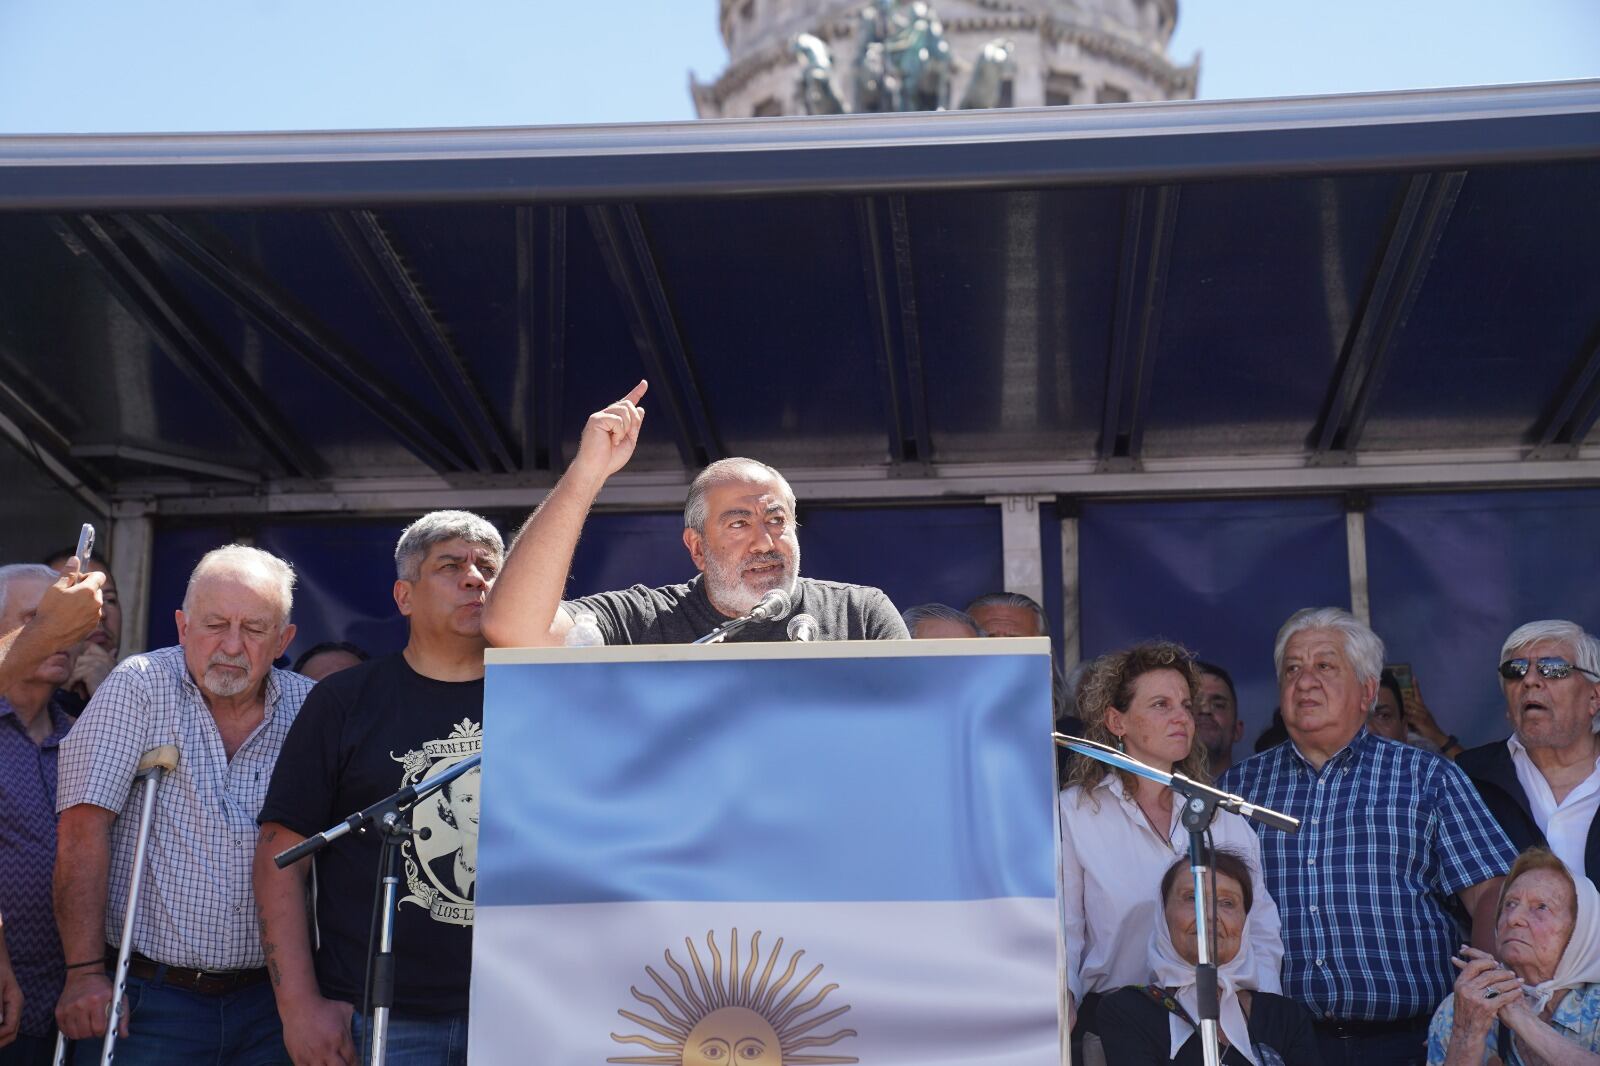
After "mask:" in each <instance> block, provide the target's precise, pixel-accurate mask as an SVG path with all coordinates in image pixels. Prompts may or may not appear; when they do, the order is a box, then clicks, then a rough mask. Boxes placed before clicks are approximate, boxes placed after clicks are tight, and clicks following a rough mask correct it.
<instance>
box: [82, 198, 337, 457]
mask: <svg viewBox="0 0 1600 1066" xmlns="http://www.w3.org/2000/svg"><path fill="white" fill-rule="evenodd" d="M57 232H58V234H59V235H60V236H61V238H62V240H63V242H64V243H66V245H67V246H68V248H69V249H72V250H74V251H83V252H86V253H88V256H89V259H90V261H91V262H93V263H94V265H95V266H96V267H97V268H98V270H99V272H100V276H101V277H102V278H103V279H104V280H105V282H106V283H107V285H108V287H109V288H110V289H111V291H112V293H113V294H114V295H115V296H116V297H117V299H118V300H119V301H121V303H122V305H123V306H124V307H126V308H127V309H128V312H129V313H130V314H132V315H133V317H134V318H135V319H137V320H138V321H139V323H140V324H141V325H142V326H144V328H145V330H146V331H147V332H148V333H149V334H150V336H151V337H152V338H153V339H154V340H155V341H156V343H157V345H158V346H159V347H160V348H161V350H162V351H164V352H166V353H167V355H168V356H169V357H171V359H172V360H173V362H175V363H176V364H177V365H178V367H179V368H180V369H182V370H183V371H184V372H185V373H186V374H188V375H189V376H190V377H191V378H192V379H193V380H194V381H196V382H197V383H198V384H199V385H200V386H201V387H202V388H204V389H205V390H206V391H207V392H209V393H210V394H211V395H212V396H213V397H214V398H215V399H216V400H217V402H218V403H219V404H220V405H221V406H222V409H223V410H225V411H227V412H228V414H229V415H231V416H232V417H233V419H234V421H235V422H237V423H238V424H239V426H240V428H242V429H243V430H244V431H245V434H246V435H247V436H248V437H250V438H251V439H252V440H253V441H254V442H255V443H256V445H257V446H259V447H260V448H261V449H262V450H263V451H265V452H266V453H267V455H269V456H270V457H271V458H272V460H273V461H274V462H276V463H277V464H278V465H279V466H281V467H282V468H283V469H284V470H285V471H287V472H288V473H289V474H290V475H292V476H295V477H317V476H319V475H320V474H321V473H322V470H323V465H322V461H321V460H320V459H319V458H318V457H317V456H316V454H315V453H314V452H313V451H312V450H311V449H310V447H309V446H308V445H307V444H306V443H305V442H304V441H302V440H301V439H300V436H299V434H298V433H296V432H295V431H294V430H293V429H291V427H290V425H289V422H288V421H287V420H286V419H285V418H284V417H283V415H282V414H280V413H279V412H278V410H277V406H276V405H275V404H274V403H273V402H272V400H271V399H270V398H269V397H268V395H267V393H266V392H265V390H263V389H262V388H261V387H260V386H259V385H257V384H256V382H255V381H254V380H253V379H252V378H251V377H250V375H249V374H248V373H246V372H245V369H244V368H243V367H242V366H240V365H239V363H238V361H237V360H235V359H233V358H232V356H231V355H230V353H228V351H227V349H226V348H225V347H224V346H223V344H222V343H221V342H220V341H218V340H217V339H216V338H215V337H214V336H212V334H211V331H210V329H209V328H208V327H207V326H206V325H205V323H204V320H203V319H202V318H201V316H200V314H199V312H198V311H196V310H195V309H194V308H193V307H191V306H190V305H189V304H188V303H187V302H186V301H185V300H184V299H183V297H182V296H181V295H180V294H179V293H178V291H177V289H175V288H174V287H173V285H172V283H171V282H170V281H169V280H168V279H167V278H166V277H165V276H164V275H163V274H162V273H161V269H160V267H159V266H158V265H157V264H156V262H155V260H154V259H153V258H152V257H151V255H150V253H149V252H148V251H146V250H145V249H144V247H143V246H141V245H140V244H139V242H138V241H137V240H135V239H134V238H133V237H132V236H131V235H129V234H128V233H127V232H126V231H124V230H122V229H121V227H120V226H118V225H117V223H116V222H114V221H112V220H110V219H107V218H100V217H96V216H92V215H82V216H69V217H65V218H61V219H58V220H57Z"/></svg>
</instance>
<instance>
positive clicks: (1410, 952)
mask: <svg viewBox="0 0 1600 1066" xmlns="http://www.w3.org/2000/svg"><path fill="white" fill-rule="evenodd" d="M1273 660H1274V663H1275V664H1276V666H1277V671H1278V694H1279V698H1280V702H1281V707H1282V711H1283V721H1284V725H1285V726H1287V728H1288V731H1289V740H1288V741H1286V742H1285V743H1283V744H1280V745H1278V746H1277V747H1275V748H1271V749H1269V750H1267V751H1264V752H1262V753H1261V754H1259V755H1257V756H1256V757H1254V758H1252V759H1249V760H1247V761H1245V762H1243V763H1241V764H1240V765H1238V766H1235V767H1234V768H1233V769H1232V770H1230V771H1228V773H1226V774H1225V775H1223V777H1222V778H1221V779H1220V780H1219V781H1218V782H1217V784H1218V787H1220V788H1223V789H1225V790H1226V791H1228V792H1235V793H1238V794H1240V795H1242V796H1244V797H1245V798H1246V799H1248V800H1250V801H1251V802H1253V803H1258V804H1261V805H1263V806H1267V807H1272V808H1275V809H1276V810H1279V811H1282V812H1284V813H1285V814H1289V815H1293V816H1294V817H1296V818H1298V819H1300V822H1301V827H1300V832H1299V833H1297V834H1293V835H1291V834H1288V833H1282V832H1278V831H1277V830H1274V829H1265V828H1261V827H1257V831H1258V832H1259V833H1260V836H1261V857H1262V863H1263V865H1264V866H1265V874H1266V881H1267V886H1268V888H1270V889H1271V891H1272V898H1273V899H1274V900H1276V901H1277V904H1278V911H1279V914H1280V915H1281V916H1282V919H1283V943H1284V956H1283V991H1284V994H1285V995H1288V996H1290V997H1292V998H1294V999H1297V1000H1299V1001H1300V1002H1301V1003H1303V1004H1305V1005H1306V1006H1307V1007H1309V1008H1310V1009H1311V1012H1312V1014H1313V1015H1314V1016H1315V1017H1316V1019H1317V1035H1318V1043H1319V1045H1320V1046H1321V1050H1322V1060H1323V1063H1324V1064H1325V1066H1345V1064H1354V1063H1358V1062H1359V1063H1360V1064H1361V1066H1388V1064H1394V1066H1411V1064H1417V1066H1420V1064H1421V1063H1422V1062H1423V1058H1424V1052H1425V1047H1424V1044H1425V1040H1426V1035H1427V1028H1428V1019H1429V1016H1430V1015H1431V1014H1432V1013H1433V1009H1434V1007H1436V1006H1437V1005H1438V1004H1439V1002H1440V1001H1441V1000H1442V999H1444V997H1445V995H1446V994H1447V993H1448V992H1449V991H1450V988H1451V985H1452V983H1453V982H1454V980H1455V971H1454V969H1453V968H1452V967H1451V965H1450V956H1451V955H1452V954H1453V953H1455V951H1456V950H1457V949H1458V948H1459V947H1460V945H1461V942H1462V930H1461V926H1460V925H1459V923H1458V922H1457V920H1456V918H1455V917H1453V916H1452V908H1453V907H1454V905H1455V904H1456V903H1459V905H1460V907H1461V908H1463V909H1464V911H1465V913H1466V914H1468V915H1470V916H1471V925H1472V934H1473V941H1474V942H1475V943H1476V944H1477V945H1478V946H1479V947H1484V948H1486V949H1492V948H1493V937H1494V918H1495V906H1496V900H1497V898H1498V896H1499V890H1500V879H1501V878H1502V877H1503V876H1504V875H1505V873H1506V871H1507V870H1508V869H1509V868H1510V866H1511V861H1512V859H1514V858H1515V857H1516V852H1515V850H1514V849H1513V848H1512V846H1511V842H1510V841H1509V840H1507V839H1506V835H1505V833H1504V832H1502V831H1501V829H1500V827H1499V825H1497V824H1496V823H1495V821H1494V819H1493V818H1492V817H1491V816H1490V814H1489V812H1488V810H1487V809H1485V807H1484V806H1483V802H1482V801H1481V800H1480V799H1479V798H1478V794H1477V792H1476V791H1475V790H1474V789H1473V787H1472V785H1471V783H1470V782H1469V781H1468V780H1467V778H1466V775H1464V774H1463V773H1462V772H1461V771H1460V770H1458V769H1456V767H1455V765H1454V764H1452V763H1451V762H1450V761H1449V760H1447V759H1443V758H1440V757H1439V756H1437V755H1433V754H1431V753H1429V752H1425V751H1422V750H1421V749H1419V748H1413V747H1411V746H1409V745H1406V744H1402V743H1399V742H1397V741H1392V740H1385V739H1383V738H1381V737H1379V736H1377V735H1376V734H1374V733H1372V732H1370V731H1368V729H1367V728H1366V721H1367V714H1368V712H1369V711H1370V710H1371V708H1372V705H1373V701H1374V700H1375V699H1376V698H1377V690H1378V675H1379V674H1380V673H1381V672H1382V670H1383V642H1382V641H1381V640H1379V639H1378V636H1377V634H1375V633H1373V632H1372V630H1371V629H1369V628H1368V627H1367V626H1366V625H1364V624H1362V623H1361V622H1359V621H1357V620H1356V619H1355V618H1354V617H1353V616H1351V614H1350V613H1349V612H1348V611H1344V610H1340V609H1339V608H1336V607H1324V608H1307V609H1306V610H1303V611H1298V612H1296V613H1295V614H1294V615H1293V616H1292V617H1290V619H1289V620H1288V621H1287V622H1286V623H1284V626H1283V628H1282V629H1281V630H1279V631H1278V639H1277V643H1276V645H1275V647H1274V648H1273Z"/></svg>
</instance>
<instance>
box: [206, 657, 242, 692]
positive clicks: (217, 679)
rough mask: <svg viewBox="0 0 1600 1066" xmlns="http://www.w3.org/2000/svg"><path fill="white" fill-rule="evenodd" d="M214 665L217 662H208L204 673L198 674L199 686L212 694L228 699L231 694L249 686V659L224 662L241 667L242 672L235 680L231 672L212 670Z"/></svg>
mask: <svg viewBox="0 0 1600 1066" xmlns="http://www.w3.org/2000/svg"><path fill="white" fill-rule="evenodd" d="M216 665H217V664H216V663H214V662H213V663H208V664H207V665H206V670H205V673H203V674H201V675H200V683H201V686H202V687H203V688H204V689H205V690H206V691H207V692H209V693H211V694H212V695H213V696H220V697H221V698H222V699H229V698H231V697H233V696H237V695H238V694H239V693H241V692H243V691H244V690H245V689H247V688H249V687H250V660H249V659H245V661H244V662H243V663H226V664H224V665H227V666H242V667H243V669H244V672H243V673H242V674H240V675H239V679H238V680H237V681H235V680H234V677H233V675H232V674H229V673H223V672H220V671H216V670H213V667H215V666H216Z"/></svg>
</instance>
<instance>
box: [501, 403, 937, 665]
mask: <svg viewBox="0 0 1600 1066" xmlns="http://www.w3.org/2000/svg"><path fill="white" fill-rule="evenodd" d="M645 388H646V385H645V383H644V382H642V381H641V382H639V384H638V385H636V386H635V387H634V389H633V391H632V392H630V393H628V395H626V396H624V397H623V398H622V399H620V400H618V401H617V402H616V403H614V404H612V405H610V406H609V407H607V408H605V409H604V410H603V411H596V412H595V413H594V414H592V415H590V416H589V420H588V422H587V423H586V424H585V426H584V429H583V437H582V439H581V440H580V441H579V444H578V454H577V455H576V456H575V457H574V458H573V460H572V465H571V466H570V467H568V468H567V472H566V474H565V475H563V476H562V478H561V480H560V482H558V483H557V484H556V486H555V488H553V489H551V490H550V495H549V496H547V497H545V500H544V502H543V503H542V504H540V506H539V509H538V510H537V511H535V512H534V513H533V514H532V515H531V516H529V518H528V521H527V523H526V524H524V525H523V527H522V532H520V533H519V534H517V538H516V540H515V541H514V542H513V543H512V545H511V553H510V554H509V555H508V556H507V557H506V567H505V573H503V574H502V575H501V576H500V579H499V581H497V582H496V583H495V587H494V590H493V592H492V593H491V594H490V596H489V606H488V609H487V610H486V611H485V612H484V616H483V631H484V634H485V635H486V636H487V637H488V638H489V643H490V644H493V645H495V646H497V647H506V646H512V645H531V646H540V645H553V644H560V643H562V641H563V640H564V639H565V636H566V633H567V631H568V630H569V629H571V628H572V625H573V621H574V619H575V617H576V616H577V615H579V614H584V613H588V614H593V615H594V616H595V620H596V622H597V623H598V625H599V628H600V633H601V635H602V636H603V637H604V638H605V642H606V643H607V644H687V643H690V642H692V641H694V640H696V639H698V638H700V637H703V636H705V635H706V634H707V633H710V632H711V631H712V630H713V629H715V628H716V627H717V626H719V625H721V624H722V623H723V622H726V621H728V620H729V619H730V618H738V617H740V616H742V615H744V614H746V613H747V612H748V611H749V610H750V609H751V608H752V607H754V606H755V605H756V604H757V603H759V602H760V600H761V598H762V597H763V596H764V595H766V593H768V592H769V591H771V590H773V589H779V588H781V589H783V590H784V591H786V592H788V593H789V595H790V596H791V597H792V599H793V603H794V608H793V610H794V613H796V614H799V613H802V612H803V613H805V614H810V615H812V616H813V617H815V618H816V619H817V629H818V636H819V639H822V640H877V639H900V640H903V639H905V638H906V636H907V634H906V627H905V623H904V622H902V621H901V620H900V614H899V612H898V611H896V610H895V608H894V604H892V603H890V602H889V597H887V596H885V595H884V594H883V593H882V592H881V591H879V590H878V589H875V588H868V587H866V586H863V585H847V584H844V583H842V582H834V581H817V580H815V579H813V578H803V577H801V576H800V539H799V536H798V534H797V532H796V529H797V523H796V522H795V499H794V491H793V490H792V489H790V487H789V483H788V482H787V481H785V480H784V477H783V475H782V474H780V473H778V472H777V471H776V470H774V469H773V468H772V467H770V466H767V465H766V464H765V463H759V462H757V461H756V460H754V459H722V460H719V461H717V462H715V463H712V464H711V465H710V466H708V467H706V468H705V469H704V470H702V471H701V472H700V474H699V476H697V477H696V478H695V479H694V482H693V483H692V484H691V485H690V486H689V494H688V497H687V499H686V500H685V503H684V509H683V526H684V529H683V545H684V547H685V548H687V549H688V550H689V558H690V559H691V560H693V562H694V565H695V568H696V569H697V570H699V571H700V574H699V576H697V577H695V578H693V579H692V580H690V581H688V582H686V583H684V584H681V585H668V586H665V587H663V588H656V589H652V588H646V587H645V586H644V585H635V586H633V587H632V588H629V589H623V590H621V591H617V592H603V593H600V594H598V595H594V596H586V597H584V598H582V599H580V600H575V601H573V602H572V603H570V604H563V603H562V602H561V594H562V591H563V589H564V588H565V587H566V583H567V572H568V569H569V568H570V567H571V565H572V552H573V549H574V548H575V547H576V546H577V543H578V535H579V534H580V533H581V532H582V530H583V522H584V519H585V517H587V515H588V513H589V508H590V507H591V506H592V505H593V504H594V501H595V498H596V497H597V496H598V495H599V493H600V489H601V488H602V487H603V486H604V485H605V483H606V480H607V479H608V478H610V477H611V475H613V474H615V473H616V472H617V471H618V470H621V469H622V468H623V467H624V466H626V465H627V462H628V460H629V459H630V458H632V456H633V449H634V446H635V445H636V444H637V443H638V440H639V429H640V427H641V426H642V425H643V423H644V409H643V408H642V407H640V406H639V400H640V399H641V398H643V396H644V392H645ZM786 637H787V626H786V623H784V622H782V621H777V622H759V623H756V624H753V625H750V626H747V627H745V628H744V629H742V630H740V631H738V632H737V633H735V634H733V635H732V636H730V637H729V638H728V639H729V640H784V639H786Z"/></svg>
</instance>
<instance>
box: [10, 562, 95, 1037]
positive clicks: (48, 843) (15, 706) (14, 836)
mask: <svg viewBox="0 0 1600 1066" xmlns="http://www.w3.org/2000/svg"><path fill="white" fill-rule="evenodd" d="M58 578H59V575H58V574H57V573H56V572H55V571H54V570H52V569H50V568H49V567H47V566H39V565H36V564H29V563H23V564H17V565H13V566H0V632H11V631H14V630H16V629H19V628H21V627H22V626H25V625H27V624H28V623H29V622H31V621H33V619H34V618H35V616H36V615H37V612H38V610H39V604H40V603H41V602H42V601H43V600H44V597H45V595H46V594H47V593H49V592H50V591H51V589H52V587H53V586H54V585H55V583H56V581H57V580H58ZM68 636H69V635H68V634H62V636H61V637H59V638H58V639H60V640H61V642H62V643H61V644H60V645H59V646H58V647H56V648H55V649H54V650H53V651H52V652H51V653H50V654H48V655H43V656H39V657H38V658H37V661H36V662H35V663H34V668H33V670H32V672H31V673H29V674H26V675H24V676H22V677H20V678H18V679H17V680H16V681H15V682H13V683H12V684H10V685H7V686H5V688H3V689H0V811H3V812H4V814H3V818H4V824H3V826H0V870H4V871H5V873H4V874H3V875H0V917H3V919H4V923H5V932H6V936H7V940H8V942H9V944H10V949H11V963H12V968H13V969H14V970H15V973H16V978H17V984H18V986H19V987H20V989H21V992H22V995H23V1002H22V1004H21V1005H20V1007H19V1005H17V1004H11V1005H10V1007H11V1008H16V1009H7V1008H6V1005H4V1004H3V1003H0V1011H3V1012H4V1013H3V1014H0V1045H3V1044H5V1043H6V1042H7V1041H6V1039H5V1037H6V1036H7V1034H8V1032H9V1033H10V1034H12V1035H15V1037H16V1042H15V1043H13V1044H12V1045H11V1046H10V1047H9V1048H7V1049H5V1050H4V1051H0V1064H6V1063H11V1062H18V1063H22V1062H37V1061H40V1060H43V1061H48V1060H49V1056H50V1053H51V1051H52V1049H53V1047H54V1043H55V1018H54V1012H53V1010H52V1007H53V1005H54V1004H55V1001H56V997H57V996H59V995H60V994H61V983H62V981H63V980H64V978H65V974H64V973H63V969H62V958H61V941H60V940H59V939H58V938H57V936H56V925H55V915H54V914H53V913H52V912H51V909H50V870H51V867H52V865H53V864H54V862H55V853H56V761H57V758H58V756H59V752H60V744H61V738H62V737H64V736H66V733H67V730H68V729H70V728H72V718H71V717H70V716H69V714H68V711H67V708H66V706H65V703H64V701H63V699H62V694H61V692H60V686H61V685H63V684H65V682H66V680H67V678H68V677H69V676H70V675H71V673H72V661H73V657H74V656H75V655H76V654H77V648H78V644H77V642H76V641H73V640H69V639H68ZM41 650H43V649H41ZM3 987H4V981H3V980H0V988H3Z"/></svg>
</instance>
